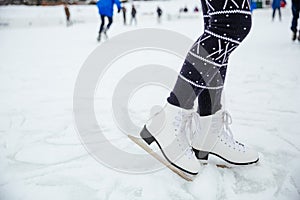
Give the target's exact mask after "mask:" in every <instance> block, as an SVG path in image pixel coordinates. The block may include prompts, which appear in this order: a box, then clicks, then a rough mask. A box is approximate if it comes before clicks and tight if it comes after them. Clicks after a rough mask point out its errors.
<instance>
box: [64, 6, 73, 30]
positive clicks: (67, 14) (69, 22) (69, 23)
mask: <svg viewBox="0 0 300 200" xmlns="http://www.w3.org/2000/svg"><path fill="white" fill-rule="evenodd" d="M64 10H65V14H66V24H67V26H71V25H72V22H71V20H70V17H71V13H70V10H69V7H68V4H66V3H65V4H64Z"/></svg>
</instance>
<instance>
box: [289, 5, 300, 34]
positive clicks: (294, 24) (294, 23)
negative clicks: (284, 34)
mask: <svg viewBox="0 0 300 200" xmlns="http://www.w3.org/2000/svg"><path fill="white" fill-rule="evenodd" d="M292 12H293V20H292V26H291V30H292V31H293V33H297V26H298V18H299V9H297V8H296V6H295V5H293V6H292Z"/></svg>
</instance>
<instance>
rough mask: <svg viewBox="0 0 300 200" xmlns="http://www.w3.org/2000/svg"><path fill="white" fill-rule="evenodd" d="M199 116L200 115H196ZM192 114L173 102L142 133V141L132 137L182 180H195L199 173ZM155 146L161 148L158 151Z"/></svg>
mask: <svg viewBox="0 0 300 200" xmlns="http://www.w3.org/2000/svg"><path fill="white" fill-rule="evenodd" d="M195 114H196V113H195ZM191 115H192V112H191V111H190V110H185V109H182V108H179V107H176V106H173V105H171V104H169V103H167V105H166V106H165V107H164V108H163V109H162V110H161V111H160V112H158V113H156V114H155V115H154V116H153V117H152V118H151V119H150V120H149V123H147V124H146V125H145V126H144V128H143V130H142V131H141V132H140V136H141V138H136V137H132V136H129V137H130V139H132V140H133V141H134V142H135V143H136V144H138V145H139V146H141V147H142V148H143V149H144V150H146V151H147V152H148V153H150V154H151V155H152V156H153V157H154V158H156V159H157V160H158V161H160V162H161V163H163V164H164V165H166V166H167V167H168V168H170V169H171V170H172V171H174V172H175V173H177V174H178V175H179V176H181V177H182V178H184V179H186V180H188V181H192V180H193V178H194V177H195V175H197V174H198V170H199V167H200V165H199V162H198V161H197V159H196V157H195V155H194V152H193V151H192V148H191V145H190V143H189V140H188V138H187V136H189V135H188V134H190V132H187V131H186V125H187V123H189V120H190V116H191ZM152 145H156V146H158V147H159V150H158V151H156V152H154V151H153V147H152Z"/></svg>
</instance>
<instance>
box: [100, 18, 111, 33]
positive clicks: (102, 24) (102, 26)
mask: <svg viewBox="0 0 300 200" xmlns="http://www.w3.org/2000/svg"><path fill="white" fill-rule="evenodd" d="M100 17H101V25H100V30H99V33H102V31H103V30H104V24H105V17H107V19H108V24H107V26H106V28H105V31H107V30H108V29H109V27H110V26H111V24H112V23H113V18H112V17H108V16H105V15H100Z"/></svg>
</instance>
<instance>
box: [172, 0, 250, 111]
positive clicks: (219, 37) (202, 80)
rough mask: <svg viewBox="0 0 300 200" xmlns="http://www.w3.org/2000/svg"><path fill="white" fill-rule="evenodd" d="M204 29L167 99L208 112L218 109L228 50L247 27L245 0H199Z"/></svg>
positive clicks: (244, 35) (236, 42)
mask: <svg viewBox="0 0 300 200" xmlns="http://www.w3.org/2000/svg"><path fill="white" fill-rule="evenodd" d="M201 3H202V10H203V17H204V33H203V34H202V35H201V36H200V37H199V38H198V40H197V41H196V42H195V43H194V45H193V46H192V48H191V49H190V51H189V53H188V54H187V56H186V59H185V61H184V63H183V66H182V68H181V71H180V74H179V76H178V79H177V81H176V84H175V87H174V89H173V91H172V92H171V93H170V96H169V97H168V102H169V103H171V104H173V105H176V106H179V107H181V108H185V109H191V108H192V107H193V106H194V101H195V99H196V98H197V97H198V112H199V114H200V115H201V116H206V115H211V114H214V113H215V112H217V111H218V110H220V109H221V94H222V90H223V85H224V81H225V76H226V69H227V64H228V59H229V56H230V54H231V53H232V52H233V51H234V50H235V49H236V48H237V47H238V45H239V44H240V43H241V42H242V41H243V40H244V39H245V37H246V36H247V34H248V33H249V31H250V28H251V12H250V5H249V2H248V0H201Z"/></svg>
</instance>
